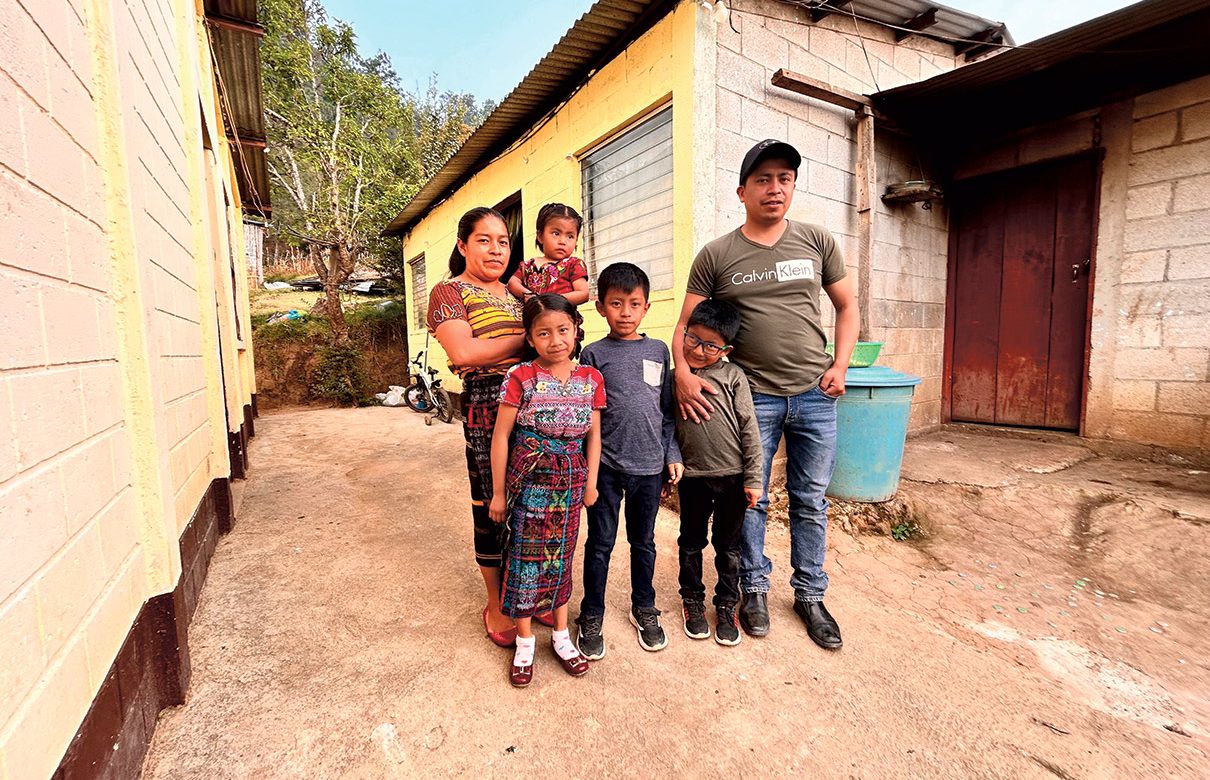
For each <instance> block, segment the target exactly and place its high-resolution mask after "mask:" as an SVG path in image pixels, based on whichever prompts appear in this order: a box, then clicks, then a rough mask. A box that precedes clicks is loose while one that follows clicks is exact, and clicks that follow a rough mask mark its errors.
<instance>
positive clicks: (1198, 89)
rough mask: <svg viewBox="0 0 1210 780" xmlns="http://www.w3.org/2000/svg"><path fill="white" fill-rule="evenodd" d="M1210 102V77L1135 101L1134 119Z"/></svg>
mask: <svg viewBox="0 0 1210 780" xmlns="http://www.w3.org/2000/svg"><path fill="white" fill-rule="evenodd" d="M1206 100H1210V76H1202V77H1201V78H1197V79H1193V80H1191V81H1185V82H1182V83H1180V84H1174V85H1173V86H1171V87H1165V88H1164V89H1159V90H1156V91H1155V92H1148V93H1147V94H1146V95H1140V96H1138V97H1137V98H1135V99H1134V118H1135V119H1139V118H1141V117H1145V116H1154V115H1156V114H1162V113H1164V112H1165V111H1174V110H1176V109H1178V108H1184V107H1185V106H1190V105H1193V104H1195V103H1202V102H1204V101H1206Z"/></svg>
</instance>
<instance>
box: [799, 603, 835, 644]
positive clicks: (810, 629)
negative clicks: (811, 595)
mask: <svg viewBox="0 0 1210 780" xmlns="http://www.w3.org/2000/svg"><path fill="white" fill-rule="evenodd" d="M794 611H795V612H797V613H798V616H799V617H800V618H802V622H803V623H806V624H807V636H809V637H811V640H812V641H813V642H815V644H817V645H819V646H820V647H822V648H823V649H825V650H839V649H840V647H841V645H842V644H843V642H841V641H840V626H838V625H837V624H836V618H834V617H832V613H830V612H828V608H827V607H825V606H824V605H823V602H822V601H798V600H795V602H794Z"/></svg>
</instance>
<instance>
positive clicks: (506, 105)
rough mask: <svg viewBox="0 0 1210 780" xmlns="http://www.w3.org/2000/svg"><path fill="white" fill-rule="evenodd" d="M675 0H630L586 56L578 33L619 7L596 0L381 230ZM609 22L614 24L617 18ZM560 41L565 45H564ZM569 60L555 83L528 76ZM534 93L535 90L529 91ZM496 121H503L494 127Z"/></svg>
mask: <svg viewBox="0 0 1210 780" xmlns="http://www.w3.org/2000/svg"><path fill="white" fill-rule="evenodd" d="M679 2H682V0H632V4H633V5H637V6H641V7H642V10H641V11H638V12H635V13H636V14H637V15H636V16H635V20H634V22H632V23H631V24H629V25H626V26H625V27H624V28H616V29H615V31H614V34H613V35H612V36H611V37H610V38H608V39H607V40H603V41H602V42H601V43H600V44H599V45H595V46H596V48H595V50H594V51H593V53H592V54H591V55H585V54H581V53H571V52H569V51H568V50H569V49H575V50H576V51H579V52H582V51H584V50H585V49H586V47H587V46H588V45H589V41H587V40H586V39H585V38H584V37H583V33H585V31H586V29H587V28H588V27H589V26H591V25H594V23H595V24H599V23H600V20H599V19H598V18H597V15H598V14H600V13H602V12H603V11H604V10H606V9H608V10H610V11H611V12H612V13H614V14H615V15H616V14H617V13H620V12H623V11H622V10H621V9H619V6H618V5H617V4H616V3H614V2H612V0H597V2H595V3H594V4H593V5H592V7H591V8H589V9H588V11H586V12H585V13H584V14H583V15H582V16H581V17H580V18H579V19H578V20H576V22H575V24H573V25H572V26H571V28H570V29H569V30H568V31H567V32H565V33H564V34H563V36H562V37H561V38H560V39H559V42H558V43H556V44H555V45H554V47H553V48H552V49H551V50H550V51H549V52H548V53H547V54H546V55H545V56H544V57H543V58H542V59H541V60H539V61H538V63H537V64H536V65H535V66H534V67H533V68H532V69H531V70H530V71H529V73H528V74H526V76H525V78H523V79H522V80H521V82H520V83H519V84H518V85H517V86H516V87H514V88H513V89H512V91H511V92H509V93H508V95H507V96H505V98H504V100H502V101H500V103H499V105H497V106H496V108H495V109H494V110H493V111H492V113H491V114H489V115H488V117H487V119H485V120H484V122H483V124H481V125H480V126H479V127H478V128H476V129H475V131H474V132H473V133H471V134H470V136H468V137H467V139H466V140H465V141H463V142H462V145H461V146H459V147H458V149H457V150H456V151H455V152H454V154H453V155H451V156H450V158H449V160H447V161H446V162H445V164H444V165H443V166H442V167H441V169H440V170H438V171H437V173H435V174H434V175H433V176H432V177H430V178H429V180H428V181H426V182H425V183H424V185H423V186H421V188H420V190H419V192H417V193H416V195H414V196H413V197H412V199H411V200H409V201H408V202H407V204H405V205H404V207H403V209H402V210H401V211H400V212H399V214H397V215H396V216H395V218H394V219H392V220H391V221H390V222H389V223H388V224H387V226H386V227H385V228H383V230H382V232H381V235H383V236H396V235H401V234H403V233H405V232H407V231H408V230H410V229H411V228H412V227H413V226H414V225H415V224H416V223H417V222H419V221H420V219H421V218H422V217H423V216H424V215H425V214H427V213H428V212H429V211H430V210H431V209H432V208H434V207H435V206H436V205H437V204H439V203H440V202H442V201H443V200H444V199H445V198H446V197H448V196H449V195H450V194H452V192H453V190H454V189H456V188H457V187H458V186H460V185H461V183H462V182H464V181H465V180H466V179H467V178H469V177H470V176H472V175H474V173H476V172H477V170H475V167H476V166H477V165H479V164H480V163H482V162H483V161H484V159H485V158H487V157H488V156H489V154H490V153H491V152H492V151H494V150H495V149H497V148H499V146H500V145H501V144H502V143H503V144H507V143H511V142H512V141H513V140H515V137H519V136H520V135H521V134H522V133H523V132H524V130H525V129H527V128H529V127H531V126H532V125H533V124H534V123H535V122H537V121H539V120H541V119H542V116H541V114H538V115H535V114H537V112H539V111H540V110H541V109H542V108H544V107H553V105H557V103H558V101H559V100H560V99H562V98H563V97H564V96H566V95H567V94H569V93H570V92H572V91H573V90H574V89H575V88H576V87H577V86H578V85H579V84H582V83H583V82H584V80H585V79H586V78H587V77H588V76H589V74H590V73H592V72H593V70H595V69H597V68H599V67H601V66H602V65H604V64H605V62H608V61H609V60H611V59H612V58H613V57H614V56H616V54H617V51H616V49H617V47H618V45H619V44H625V45H628V44H629V43H630V41H633V40H634V39H635V38H638V37H639V36H640V35H641V34H642V33H644V32H646V31H647V29H650V27H651V26H652V25H654V24H655V22H657V21H659V20H660V19H662V18H663V17H664V16H666V15H667V14H668V13H669V12H670V11H671V10H672V9H673V8H674V7H675V6H676V5H677V4H678V3H679ZM627 13H629V12H627ZM613 24H614V25H616V21H615V22H613ZM592 34H593V35H594V36H598V37H601V38H604V37H605V36H604V35H603V34H602V33H598V32H596V31H595V30H594V31H593V32H592ZM565 42H567V44H569V45H567V46H565V45H564V43H565ZM572 62H574V63H576V65H577V67H576V68H575V70H573V71H572V72H571V73H570V74H569V76H568V77H564V78H560V79H558V82H557V83H558V86H554V85H552V84H551V83H550V82H549V80H547V83H546V84H542V83H535V80H531V77H534V76H537V77H539V78H541V77H543V76H549V75H551V74H550V70H551V69H552V68H555V67H557V68H560V69H564V70H566V69H567V68H568V66H569V64H570V63H572ZM535 92H536V93H537V95H534V94H533V93H535ZM539 96H540V97H539ZM518 104H521V105H518ZM508 114H514V116H507V115H508ZM498 125H502V126H500V127H497V126H498ZM472 142H473V143H472Z"/></svg>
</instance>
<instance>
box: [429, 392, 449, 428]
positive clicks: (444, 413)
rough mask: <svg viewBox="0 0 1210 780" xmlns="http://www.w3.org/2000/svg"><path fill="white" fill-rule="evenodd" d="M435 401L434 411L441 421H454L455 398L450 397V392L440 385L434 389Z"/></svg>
mask: <svg viewBox="0 0 1210 780" xmlns="http://www.w3.org/2000/svg"><path fill="white" fill-rule="evenodd" d="M433 403H434V405H435V407H436V408H435V409H434V412H433V413H434V414H435V415H436V416H437V417H439V418H440V419H441V422H443V423H451V422H453V421H454V400H453V399H452V398H450V394H449V393H448V392H446V391H445V390H443V389H441V388H440V387H438V388H437V389H436V390H434V391H433Z"/></svg>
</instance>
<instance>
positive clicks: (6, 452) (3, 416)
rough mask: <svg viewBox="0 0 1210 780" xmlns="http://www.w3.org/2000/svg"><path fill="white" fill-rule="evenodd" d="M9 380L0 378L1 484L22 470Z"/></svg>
mask: <svg viewBox="0 0 1210 780" xmlns="http://www.w3.org/2000/svg"><path fill="white" fill-rule="evenodd" d="M8 381H9V380H8V378H7V377H4V376H0V484H3V483H4V482H7V481H8V480H9V479H10V478H12V477H13V476H14V475H15V474H16V473H17V472H18V471H19V470H20V467H21V466H20V460H19V459H18V457H17V438H16V434H15V432H14V427H13V407H12V399H11V398H9V391H8Z"/></svg>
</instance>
